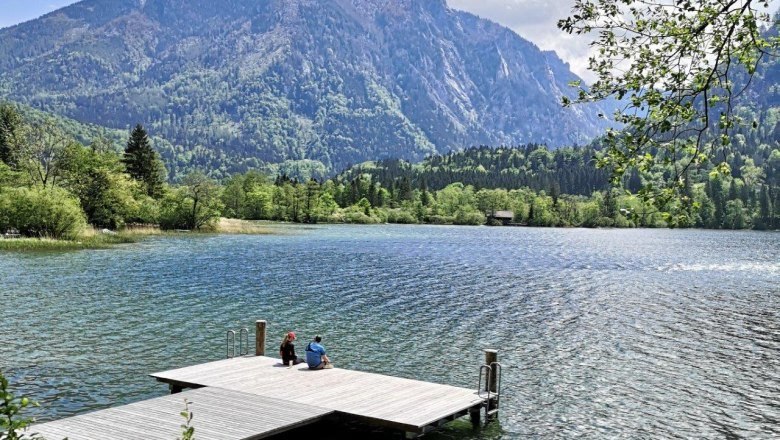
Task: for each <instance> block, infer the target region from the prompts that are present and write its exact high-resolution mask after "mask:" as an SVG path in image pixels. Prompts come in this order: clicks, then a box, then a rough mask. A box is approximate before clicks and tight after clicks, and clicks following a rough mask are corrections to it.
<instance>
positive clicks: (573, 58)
mask: <svg viewBox="0 0 780 440" xmlns="http://www.w3.org/2000/svg"><path fill="white" fill-rule="evenodd" d="M116 1H124V0H116ZM217 1H218V0H217ZM420 1H426V0H420ZM71 3H75V0H0V6H1V7H0V28H3V27H7V26H11V25H14V24H17V23H21V22H23V21H27V20H32V19H34V18H37V17H39V16H41V15H43V14H46V13H48V12H51V11H53V10H55V9H58V8H61V7H63V6H67V5H69V4H71ZM447 3H448V4H449V6H450V7H452V8H455V9H460V10H464V11H468V12H471V13H473V14H476V15H479V16H480V17H483V18H487V19H490V20H492V21H495V22H496V23H499V24H502V25H504V26H506V27H508V28H510V29H512V30H514V31H515V32H517V33H518V34H519V35H520V36H521V37H523V38H525V39H527V40H529V41H531V42H533V43H535V44H536V45H537V46H539V47H540V48H541V49H544V50H554V51H555V52H556V53H557V54H558V56H559V57H561V59H563V60H564V61H566V62H567V63H569V65H570V66H571V69H572V71H573V72H574V73H576V74H577V75H579V76H580V77H582V78H583V79H585V80H586V81H588V82H592V81H593V79H594V76H593V74H592V73H591V72H589V71H588V70H587V62H588V52H589V47H588V43H589V41H588V39H586V38H585V37H578V36H574V35H568V34H565V33H563V32H561V31H560V30H558V28H557V26H556V23H557V22H558V20H559V19H561V18H564V17H567V16H568V15H569V13H570V11H571V7H572V5H573V4H574V0H447ZM770 5H771V10H777V8H778V6H780V0H772V1H771V2H770Z"/></svg>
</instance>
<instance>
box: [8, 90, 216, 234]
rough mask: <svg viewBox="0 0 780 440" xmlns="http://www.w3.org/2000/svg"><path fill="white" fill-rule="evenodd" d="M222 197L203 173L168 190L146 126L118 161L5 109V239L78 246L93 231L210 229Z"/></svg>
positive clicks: (108, 146)
mask: <svg viewBox="0 0 780 440" xmlns="http://www.w3.org/2000/svg"><path fill="white" fill-rule="evenodd" d="M219 190H220V187H219V185H217V184H216V183H215V182H214V181H212V180H211V179H208V178H207V177H206V176H205V175H203V174H202V173H191V174H188V175H187V176H185V177H184V178H183V179H182V181H181V184H180V185H176V186H170V185H168V184H167V183H166V172H165V167H164V166H163V164H162V162H161V161H160V158H159V156H158V154H157V153H156V152H155V150H154V149H153V148H152V146H151V145H150V142H149V139H148V136H147V134H146V132H145V130H144V129H143V127H141V126H140V125H139V126H137V127H136V128H135V129H134V130H133V132H132V133H131V135H130V138H129V139H128V141H127V145H126V147H125V150H124V153H123V154H118V153H117V151H116V149H115V148H114V146H113V145H112V143H111V141H110V140H108V139H106V138H100V137H98V138H95V139H93V140H92V142H91V143H90V144H89V146H84V145H82V144H81V143H79V142H77V141H75V140H74V139H73V138H71V137H70V136H69V135H68V134H66V133H65V132H64V131H63V130H62V129H61V128H60V127H59V126H58V125H57V124H56V123H54V121H52V120H43V121H30V120H25V119H24V118H23V117H22V116H21V115H20V114H19V113H18V112H17V111H16V108H15V107H14V106H11V105H0V233H5V232H8V231H11V232H18V233H19V234H21V235H23V236H29V237H50V238H65V239H74V238H77V237H79V235H80V234H81V233H82V232H83V231H84V230H85V228H86V226H87V225H88V224H89V225H92V226H94V227H96V228H108V229H118V228H121V227H123V226H124V225H126V224H128V223H143V224H149V223H153V224H159V225H160V226H161V227H162V228H164V229H178V228H181V229H202V228H209V227H213V225H214V224H215V221H216V220H217V219H218V218H219V215H220V213H221V205H220V204H219V197H218V196H219Z"/></svg>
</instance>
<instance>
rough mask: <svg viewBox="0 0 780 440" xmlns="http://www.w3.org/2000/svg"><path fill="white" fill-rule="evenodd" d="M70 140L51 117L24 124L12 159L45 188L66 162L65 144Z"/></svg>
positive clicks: (66, 149)
mask: <svg viewBox="0 0 780 440" xmlns="http://www.w3.org/2000/svg"><path fill="white" fill-rule="evenodd" d="M72 142H73V141H72V140H71V139H70V138H69V137H68V136H67V135H66V134H65V133H64V132H63V131H62V130H61V129H60V128H59V127H57V126H56V125H55V123H54V121H53V120H52V119H47V120H46V121H44V122H43V123H35V124H32V125H30V126H28V127H26V130H25V132H24V133H23V135H22V140H21V142H20V145H19V146H18V150H17V151H16V153H15V154H16V157H15V158H14V159H13V160H14V162H15V164H16V166H17V167H18V168H19V169H24V170H27V172H28V173H29V174H30V178H31V179H32V180H33V181H34V182H36V183H40V184H41V185H42V186H43V187H44V188H46V187H48V186H49V185H55V184H56V182H57V178H58V177H59V175H60V173H61V171H62V170H63V167H64V165H65V163H67V153H68V148H67V147H68V145H69V144H71V143H72Z"/></svg>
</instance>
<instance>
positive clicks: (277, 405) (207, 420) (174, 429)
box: [27, 388, 333, 440]
mask: <svg viewBox="0 0 780 440" xmlns="http://www.w3.org/2000/svg"><path fill="white" fill-rule="evenodd" d="M185 398H186V399H187V400H188V401H189V402H190V405H189V409H190V411H191V412H192V414H193V419H192V426H194V427H195V437H196V438H199V439H210V440H244V439H247V440H248V439H261V438H265V437H269V436H271V435H274V434H278V433H280V432H283V431H287V430H290V429H293V428H297V427H299V426H304V425H307V424H309V423H314V422H316V421H318V420H320V419H321V418H322V417H324V416H326V415H328V414H330V413H332V412H333V410H330V409H325V408H319V407H314V406H309V405H302V404H300V403H295V402H290V401H286V400H281V399H274V398H270V397H267V396H258V395H253V394H249V393H244V392H239V391H235V390H229V389H222V388H201V389H196V390H189V391H185V392H182V393H178V394H172V395H169V396H164V397H158V398H155V399H150V400H145V401H142V402H137V403H132V404H129V405H124V406H119V407H116V408H109V409H105V410H101V411H95V412H92V413H88V414H84V415H80V416H75V417H70V418H67V419H62V420H57V421H54V422H48V423H41V424H38V425H34V426H32V427H31V428H30V429H29V430H28V431H27V433H38V434H40V435H43V436H44V437H45V438H47V439H62V438H66V437H67V438H68V439H69V440H114V439H116V440H131V439H149V440H157V439H159V440H172V439H175V438H179V437H180V436H181V432H182V428H181V425H182V424H183V423H184V418H183V417H182V416H181V415H180V413H181V412H182V411H184V399H185Z"/></svg>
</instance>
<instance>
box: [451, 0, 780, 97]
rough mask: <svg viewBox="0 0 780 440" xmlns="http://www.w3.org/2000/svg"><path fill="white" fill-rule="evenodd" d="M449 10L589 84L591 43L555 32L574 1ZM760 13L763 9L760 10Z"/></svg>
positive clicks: (462, 1)
mask: <svg viewBox="0 0 780 440" xmlns="http://www.w3.org/2000/svg"><path fill="white" fill-rule="evenodd" d="M447 3H448V4H449V6H450V7H452V8H455V9H460V10H462V11H467V12H471V13H472V14H475V15H478V16H480V17H483V18H487V19H490V20H492V21H495V22H496V23H499V24H502V25H504V26H506V27H508V28H510V29H512V30H514V31H515V32H517V33H518V34H519V35H520V36H521V37H523V38H525V39H527V40H529V41H532V42H533V43H534V44H536V45H537V46H539V47H541V48H542V49H544V50H554V51H555V52H556V53H557V54H558V56H559V57H561V59H563V60H564V61H566V62H567V63H569V65H570V66H571V70H572V71H573V72H574V73H576V74H577V75H579V76H580V77H581V78H583V79H584V80H585V81H587V82H589V83H592V82H593V80H594V79H595V75H594V74H593V73H592V72H590V71H589V70H588V56H589V53H590V51H591V48H590V45H589V43H590V39H589V38H587V37H583V36H577V35H569V34H566V33H564V32H562V31H561V30H560V29H558V26H557V23H558V20H560V19H562V18H566V17H568V16H569V15H570V14H571V8H572V6H574V0H447ZM778 8H780V0H771V1H770V2H769V9H768V10H769V11H777V10H778ZM759 10H761V11H763V10H764V9H763V7H759Z"/></svg>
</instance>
